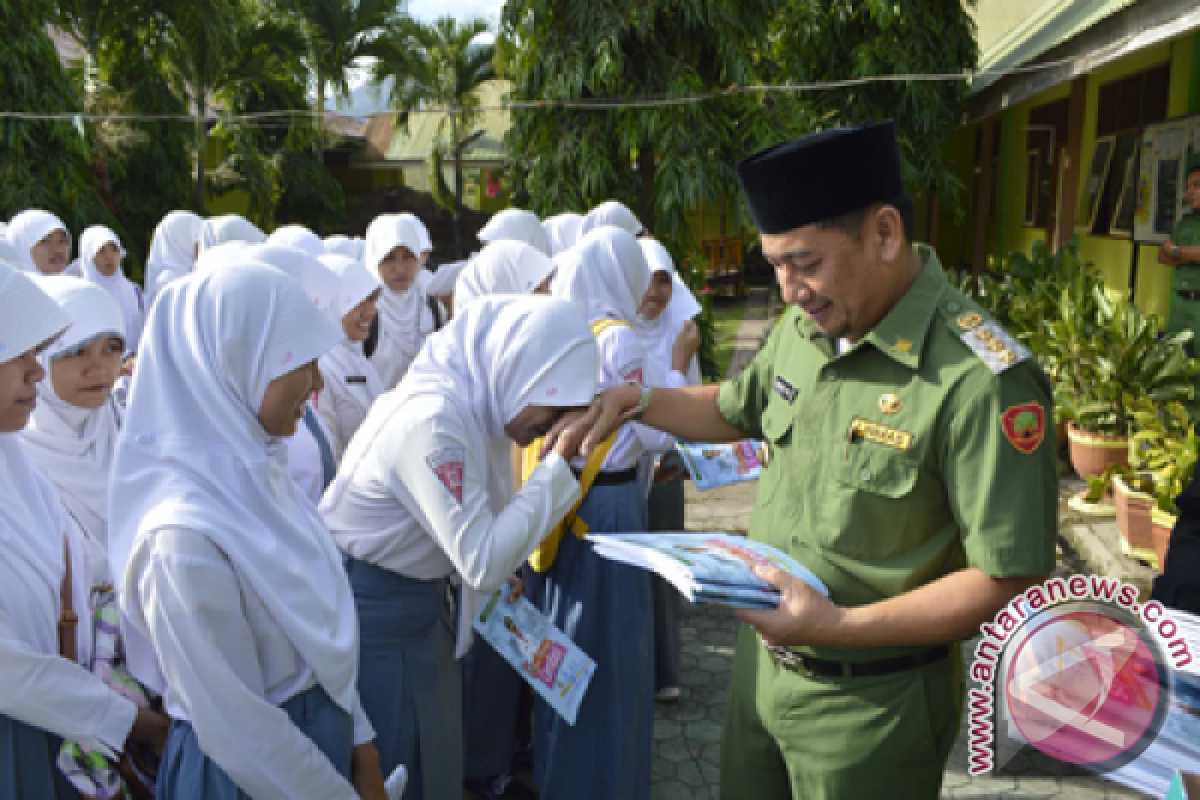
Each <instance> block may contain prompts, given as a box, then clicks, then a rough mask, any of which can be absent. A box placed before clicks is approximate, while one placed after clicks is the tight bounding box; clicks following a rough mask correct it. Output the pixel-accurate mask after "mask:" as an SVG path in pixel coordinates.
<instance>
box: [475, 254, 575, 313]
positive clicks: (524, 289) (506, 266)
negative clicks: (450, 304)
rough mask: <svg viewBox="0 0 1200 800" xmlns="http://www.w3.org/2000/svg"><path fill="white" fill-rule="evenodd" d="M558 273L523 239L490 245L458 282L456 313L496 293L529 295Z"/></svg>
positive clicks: (550, 262)
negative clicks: (554, 273)
mask: <svg viewBox="0 0 1200 800" xmlns="http://www.w3.org/2000/svg"><path fill="white" fill-rule="evenodd" d="M553 272H554V262H553V261H551V260H550V259H549V258H547V257H546V256H544V255H542V253H541V251H540V250H537V249H535V248H533V247H531V246H529V245H527V244H524V243H523V242H516V241H502V242H496V243H495V244H489V245H488V246H487V247H485V248H483V250H481V251H480V252H479V255H477V256H475V258H473V259H471V261H470V262H469V263H468V264H467V266H466V267H465V268H464V269H463V271H462V273H461V274H460V275H459V276H458V281H457V282H456V283H455V285H454V312H455V314H457V313H458V312H459V311H461V310H462V309H464V308H466V307H467V306H468V305H470V303H471V302H472V301H474V300H477V299H479V298H480V297H485V296H487V295H492V294H529V293H530V292H532V291H533V290H534V289H536V288H538V287H539V286H541V285H542V283H543V282H544V281H545V280H546V278H548V277H550V275H551V274H552V273H553Z"/></svg>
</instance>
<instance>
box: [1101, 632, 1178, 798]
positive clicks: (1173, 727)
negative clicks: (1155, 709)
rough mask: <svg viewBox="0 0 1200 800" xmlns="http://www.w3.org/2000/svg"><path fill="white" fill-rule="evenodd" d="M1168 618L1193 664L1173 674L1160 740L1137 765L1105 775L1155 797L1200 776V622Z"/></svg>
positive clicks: (1136, 759)
mask: <svg viewBox="0 0 1200 800" xmlns="http://www.w3.org/2000/svg"><path fill="white" fill-rule="evenodd" d="M1168 616H1169V617H1170V619H1172V620H1173V621H1174V622H1175V623H1176V624H1177V625H1178V626H1179V632H1180V634H1182V635H1183V638H1184V639H1185V640H1186V641H1187V646H1188V652H1189V653H1190V654H1191V656H1192V659H1193V660H1192V663H1191V664H1188V665H1186V666H1184V667H1183V668H1182V669H1172V670H1171V673H1170V677H1171V687H1170V698H1171V699H1170V705H1169V706H1168V708H1167V717H1166V719H1165V720H1164V722H1163V726H1162V730H1161V731H1159V734H1158V737H1157V738H1156V739H1155V740H1154V742H1153V743H1152V744H1151V745H1150V746H1149V747H1147V748H1146V749H1145V751H1144V752H1142V754H1141V755H1139V756H1138V757H1137V758H1135V759H1134V760H1133V761H1131V762H1129V763H1128V764H1126V765H1125V766H1123V767H1120V768H1119V769H1116V770H1113V771H1111V772H1108V773H1106V774H1105V777H1106V778H1107V779H1109V780H1111V781H1114V782H1116V783H1120V784H1122V785H1124V786H1128V787H1129V788H1131V789H1136V790H1137V791H1139V792H1144V793H1146V794H1148V795H1150V796H1151V797H1165V796H1167V794H1168V793H1169V791H1171V789H1172V784H1173V783H1177V782H1178V781H1176V780H1175V778H1176V775H1177V774H1178V773H1180V772H1184V773H1189V774H1192V775H1196V774H1200V618H1198V617H1196V616H1194V615H1192V614H1187V613H1185V612H1183V611H1177V610H1175V609H1170V610H1168ZM1160 688H1163V687H1160Z"/></svg>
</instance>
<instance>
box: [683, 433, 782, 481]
mask: <svg viewBox="0 0 1200 800" xmlns="http://www.w3.org/2000/svg"><path fill="white" fill-rule="evenodd" d="M762 447H763V445H762V443H761V442H756V441H754V440H753V439H743V440H742V441H740V442H734V443H733V444H688V443H686V442H679V443H677V444H676V445H675V448H676V449H677V450H678V451H679V455H680V457H682V458H683V463H684V464H685V465H687V470H688V474H690V475H691V476H692V481H693V482H694V483H695V484H696V488H697V489H715V488H717V487H718V486H729V485H731V484H734V483H741V482H743V481H755V480H758V476H759V474H760V473H761V472H762V468H763V461H764V459H763V449H762Z"/></svg>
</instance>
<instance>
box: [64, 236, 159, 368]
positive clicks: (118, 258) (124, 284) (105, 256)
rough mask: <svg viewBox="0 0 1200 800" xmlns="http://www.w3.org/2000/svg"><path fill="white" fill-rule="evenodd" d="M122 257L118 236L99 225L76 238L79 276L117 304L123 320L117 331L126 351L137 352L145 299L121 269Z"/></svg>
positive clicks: (139, 289)
mask: <svg viewBox="0 0 1200 800" xmlns="http://www.w3.org/2000/svg"><path fill="white" fill-rule="evenodd" d="M124 259H125V248H124V247H122V246H121V240H120V238H118V237H117V235H116V234H115V233H113V232H112V230H111V229H109V228H106V227H104V226H103V225H93V226H91V227H90V228H87V229H86V230H84V232H83V235H82V236H80V237H79V266H80V270H81V273H80V274H81V277H82V278H83V279H84V280H85V281H88V282H90V283H94V284H96V285H97V286H99V287H101V288H102V289H104V291H106V292H108V293H109V294H110V295H112V298H113V300H114V301H116V303H117V305H118V306H120V309H121V315H122V316H123V317H124V319H125V327H124V328H123V329H122V331H121V333H122V334H123V338H124V339H125V347H126V353H127V354H133V353H136V352H137V344H138V342H139V341H140V340H141V338H142V327H143V326H144V325H145V324H146V301H145V297H144V295H143V294H142V289H141V287H139V286H138V285H137V284H136V283H134V282H133V281H131V280H129V278H127V277H125V273H124V272H122V271H121V262H122V261H123V260H124Z"/></svg>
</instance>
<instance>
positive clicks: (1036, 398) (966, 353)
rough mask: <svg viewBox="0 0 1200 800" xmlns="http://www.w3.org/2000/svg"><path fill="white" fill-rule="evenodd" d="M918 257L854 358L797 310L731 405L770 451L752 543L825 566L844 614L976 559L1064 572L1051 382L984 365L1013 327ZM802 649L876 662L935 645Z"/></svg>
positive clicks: (931, 259)
mask: <svg viewBox="0 0 1200 800" xmlns="http://www.w3.org/2000/svg"><path fill="white" fill-rule="evenodd" d="M919 253H920V257H921V258H922V259H923V261H924V264H925V266H924V269H922V271H921V273H920V275H919V277H918V278H917V279H916V281H915V282H914V283H913V285H912V287H911V288H910V289H909V290H908V292H907V293H906V294H905V295H904V297H903V298H902V299H901V300H900V302H899V303H898V304H897V305H896V306H895V307H894V308H893V309H892V310H891V311H890V312H889V313H888V315H887V316H886V317H885V318H884V319H883V320H882V321H881V322H880V323H879V324H878V326H876V328H875V330H873V331H872V332H871V333H870V334H869V335H868V336H866V337H865V338H864V339H863V340H862V341H860V342H858V343H857V345H856V346H854V347H853V349H851V350H849V351H847V352H846V353H843V354H842V355H836V353H835V349H834V343H833V342H831V341H830V340H828V339H826V338H824V337H822V336H820V335H819V333H818V331H817V329H816V327H815V326H814V325H813V324H812V323H811V321H809V319H808V318H807V317H806V316H805V315H804V314H803V312H801V311H800V310H799V309H797V308H791V309H789V310H788V312H787V313H786V314H785V315H784V316H783V318H782V319H781V320H780V321H779V323H778V324H777V325H776V327H775V330H774V331H773V332H772V334H771V337H770V338H769V340H768V341H767V344H766V345H765V347H764V348H763V349H762V351H761V352H760V353H759V354H758V355H757V357H756V358H755V359H754V361H752V362H751V363H750V364H749V365H748V366H747V368H746V370H745V371H744V372H743V373H742V374H741V375H740V376H739V377H737V378H735V379H734V380H731V381H729V382H727V383H726V384H724V385H723V386H722V387H721V392H720V395H719V397H718V406H719V408H720V410H721V413H722V414H723V415H724V416H725V418H726V419H727V420H728V421H729V422H730V423H731V424H732V425H733V426H734V427H736V428H738V429H739V430H742V431H744V432H745V433H746V434H747V435H748V436H752V437H755V438H762V439H765V440H767V441H768V443H769V446H770V449H771V461H770V465H769V466H768V467H767V468H766V469H765V470H764V472H763V474H762V477H761V479H760V483H759V488H758V499H757V503H756V505H755V509H754V515H753V518H752V520H751V524H750V535H751V536H752V537H753V538H755V539H758V540H761V541H764V542H768V543H769V544H772V545H774V546H775V547H778V548H779V549H781V550H783V551H785V552H787V553H789V554H791V555H792V556H793V557H795V558H796V559H797V560H798V561H799V562H800V563H802V564H804V565H805V566H807V567H809V568H810V569H812V570H813V571H814V572H815V573H816V574H817V576H818V577H820V578H821V580H823V581H824V582H825V583H826V585H828V586H829V589H830V592H831V595H832V599H833V601H834V602H835V603H837V604H838V605H840V606H843V607H853V606H858V605H865V604H868V603H873V602H877V601H879V600H883V599H885V598H889V597H894V596H896V595H899V594H902V593H904V592H907V591H909V590H911V589H914V588H916V587H918V586H922V585H924V584H927V583H930V582H931V581H934V580H936V579H937V578H940V577H942V576H944V575H946V574H948V573H951V572H954V571H956V570H959V569H961V568H963V567H964V566H967V565H970V566H974V567H978V568H979V569H981V570H983V571H984V572H985V573H986V574H988V575H989V576H992V577H996V578H1000V577H1008V576H1018V575H1042V574H1046V573H1049V572H1051V571H1052V570H1053V569H1054V566H1055V534H1056V531H1057V524H1058V473H1057V465H1056V459H1055V442H1054V433H1053V430H1054V423H1053V419H1052V408H1053V403H1052V400H1051V390H1050V385H1049V382H1048V381H1047V380H1046V377H1045V375H1044V374H1043V373H1042V370H1041V369H1040V368H1039V367H1038V365H1037V363H1036V362H1034V361H1033V360H1031V359H1028V358H1025V359H1023V360H1018V361H1017V363H1014V364H1011V365H1003V364H1000V363H998V362H997V361H995V360H994V359H993V360H992V361H991V362H990V364H989V362H988V361H985V359H984V358H983V357H981V356H980V355H977V354H976V352H974V351H973V350H972V349H971V347H969V346H968V344H967V341H966V340H964V336H976V335H978V336H980V337H981V338H983V339H990V338H992V333H993V332H995V333H1001V332H999V330H998V328H996V327H995V324H994V323H991V322H989V321H988V320H987V319H986V315H985V314H984V313H983V312H982V311H981V310H980V309H979V308H978V307H977V306H976V305H975V304H974V303H972V302H971V301H970V300H969V299H968V298H967V297H966V296H964V295H963V294H962V293H961V292H959V291H958V290H957V289H955V288H954V287H952V286H951V285H950V284H949V283H948V282H947V280H946V277H945V274H944V272H943V271H942V267H941V265H940V264H939V263H938V260H937V256H936V255H935V254H934V253H933V251H932V249H929V248H925V247H919ZM981 323H982V324H981ZM1014 358H1016V356H1009V357H1008V360H1009V361H1012V360H1013V359H1014ZM1029 404H1033V405H1029ZM1039 417H1040V424H1039ZM852 431H855V435H853V436H852V435H851V432H852ZM1039 433H1040V436H1039ZM1018 444H1019V445H1020V446H1018ZM1022 448H1024V449H1025V450H1028V451H1029V452H1024V451H1023V450H1022ZM797 649H798V650H799V651H800V652H805V653H808V654H810V655H814V656H817V657H820V658H828V659H835V660H844V661H866V660H875V659H879V658H887V657H890V656H894V655H899V654H903V653H906V652H911V651H914V650H920V649H923V648H922V647H913V648H872V649H865V648H861V649H850V650H838V649H834V648H797Z"/></svg>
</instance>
